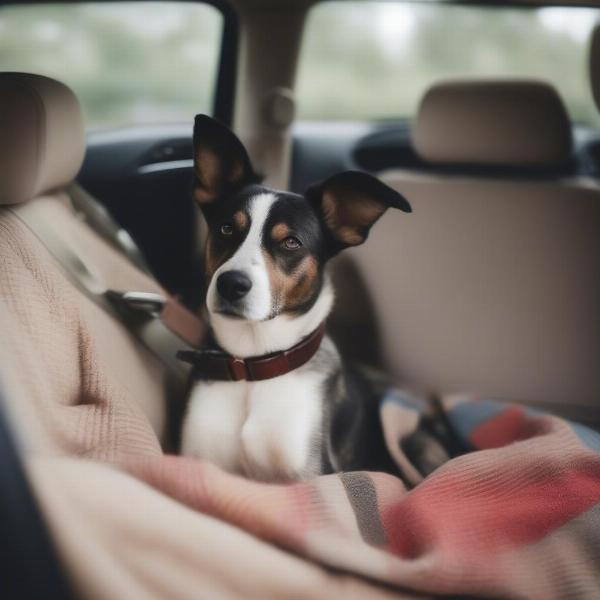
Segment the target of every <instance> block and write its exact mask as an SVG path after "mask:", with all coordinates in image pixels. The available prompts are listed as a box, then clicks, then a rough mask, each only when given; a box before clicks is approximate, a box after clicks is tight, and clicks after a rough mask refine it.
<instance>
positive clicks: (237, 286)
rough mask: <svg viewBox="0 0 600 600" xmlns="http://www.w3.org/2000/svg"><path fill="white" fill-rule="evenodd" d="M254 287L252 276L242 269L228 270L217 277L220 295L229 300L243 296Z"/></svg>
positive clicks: (233, 300) (232, 300)
mask: <svg viewBox="0 0 600 600" xmlns="http://www.w3.org/2000/svg"><path fill="white" fill-rule="evenodd" d="M251 287H252V282H251V281H250V278H249V277H248V276H247V275H246V274H245V273H244V272H242V271H226V272H225V273H221V274H220V275H219V278H218V279H217V291H218V292H219V295H220V296H221V297H223V298H225V300H228V301H229V302H235V301H236V300H239V299H240V298H243V297H244V296H245V295H246V294H247V293H248V292H249V291H250V288H251Z"/></svg>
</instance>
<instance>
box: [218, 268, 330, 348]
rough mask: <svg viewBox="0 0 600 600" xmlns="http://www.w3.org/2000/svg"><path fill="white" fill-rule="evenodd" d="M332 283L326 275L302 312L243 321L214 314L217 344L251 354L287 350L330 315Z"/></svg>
mask: <svg viewBox="0 0 600 600" xmlns="http://www.w3.org/2000/svg"><path fill="white" fill-rule="evenodd" d="M333 298H334V294H333V285H332V283H331V281H330V279H329V277H328V276H327V275H326V276H325V280H324V282H323V286H322V288H321V291H320V292H319V297H318V298H317V300H316V302H315V303H314V304H313V306H312V307H311V308H310V310H308V311H307V312H306V313H304V314H303V315H298V316H290V315H278V316H276V317H274V318H273V319H269V320H268V321H243V320H236V319H231V318H227V317H224V316H222V315H218V314H211V316H210V323H211V326H212V329H213V333H214V335H215V338H216V340H217V342H218V344H219V345H220V346H221V348H223V350H225V351H226V352H228V353H229V354H231V355H233V356H237V357H239V358H248V357H251V356H262V355H264V354H270V353H272V352H279V351H282V350H287V349H288V348H291V347H292V346H295V345H296V344H297V343H298V342H300V340H302V339H303V338H305V337H306V336H307V335H309V334H311V333H312V332H313V331H314V330H315V329H316V328H317V327H318V326H319V325H320V324H321V323H322V322H323V321H324V320H325V319H326V318H327V316H328V315H329V313H330V312H331V308H332V306H333Z"/></svg>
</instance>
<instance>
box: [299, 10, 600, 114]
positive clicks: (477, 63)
mask: <svg viewBox="0 0 600 600" xmlns="http://www.w3.org/2000/svg"><path fill="white" fill-rule="evenodd" d="M599 18H600V11H599V10H597V9H589V8H578V7H569V8H562V7H561V8H555V7H551V8H538V9H531V8H515V7H512V8H506V7H504V8H503V7H500V6H489V7H477V6H465V5H462V6H458V5H449V4H442V3H437V2H436V3H415V2H411V3H393V2H367V1H364V0H363V1H360V2H346V1H344V2H341V1H333V2H324V3H321V4H319V5H317V6H315V7H314V8H313V9H312V10H311V12H310V14H309V17H308V22H307V26H306V34H305V39H304V43H303V47H302V52H301V57H300V64H299V73H298V82H297V83H298V88H297V94H298V95H297V99H298V114H299V117H300V118H301V119H306V120H324V119H348V120H358V119H382V118H399V117H410V116H412V115H414V114H415V113H416V111H417V108H418V103H419V100H420V98H421V97H422V95H423V93H424V92H425V91H426V89H427V88H428V87H429V86H430V85H431V84H432V83H434V82H436V81H438V80H441V79H447V78H454V77H535V78H539V79H545V80H547V81H549V82H551V83H552V84H553V85H554V86H555V87H556V89H557V90H558V91H559V93H560V94H561V96H562V98H563V100H564V101H565V103H566V105H567V107H568V110H569V113H570V115H571V118H572V119H573V120H575V121H580V122H583V123H588V124H592V123H593V124H595V125H600V118H599V116H598V114H597V111H596V109H595V107H594V103H593V98H592V94H591V90H590V85H589V80H588V72H587V60H588V56H587V54H588V43H589V37H590V34H591V30H592V28H593V27H594V25H595V23H596V22H597V20H598V19H599Z"/></svg>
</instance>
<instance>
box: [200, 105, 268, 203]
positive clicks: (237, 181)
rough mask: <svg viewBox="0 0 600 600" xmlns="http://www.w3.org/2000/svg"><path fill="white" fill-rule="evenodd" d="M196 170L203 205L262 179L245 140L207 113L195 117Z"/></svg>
mask: <svg viewBox="0 0 600 600" xmlns="http://www.w3.org/2000/svg"><path fill="white" fill-rule="evenodd" d="M194 173H195V175H196V183H195V185H194V198H195V199H196V200H197V202H198V203H199V204H200V205H201V206H202V205H207V204H210V203H211V202H214V201H215V200H216V199H217V198H219V197H221V196H223V195H224V194H226V193H227V192H230V191H233V190H235V189H238V188H241V187H242V186H244V185H246V184H249V183H255V182H257V181H258V180H259V178H258V177H257V176H256V174H255V173H254V171H253V169H252V165H251V164H250V159H249V158H248V153H247V152H246V149H245V148H244V146H243V144H242V142H240V140H239V139H238V138H237V137H236V136H235V135H234V133H233V132H232V131H230V130H229V129H228V128H227V127H225V125H223V124H221V123H219V122H218V121H216V120H215V119H212V118H210V117H207V116H206V115H196V119H195V121H194Z"/></svg>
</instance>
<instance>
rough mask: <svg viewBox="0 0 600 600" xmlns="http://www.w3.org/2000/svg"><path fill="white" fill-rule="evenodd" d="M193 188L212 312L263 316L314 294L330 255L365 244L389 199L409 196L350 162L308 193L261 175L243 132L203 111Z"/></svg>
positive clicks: (397, 203) (300, 307)
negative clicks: (350, 167)
mask: <svg viewBox="0 0 600 600" xmlns="http://www.w3.org/2000/svg"><path fill="white" fill-rule="evenodd" d="M194 169H195V175H196V182H195V186H194V197H195V199H196V201H197V202H198V203H199V205H200V207H201V209H202V211H203V213H204V216H205V218H206V221H207V224H208V239H207V245H206V272H207V277H208V282H209V287H208V293H207V300H206V303H207V307H208V310H209V312H210V313H211V314H220V315H223V316H228V317H231V318H232V319H244V320H248V321H264V320H267V319H272V318H274V317H276V316H277V315H280V314H289V315H292V316H293V315H298V314H303V313H305V312H307V311H308V310H309V309H310V308H311V306H312V305H313V304H314V303H315V301H316V299H317V297H318V296H319V292H320V290H321V286H322V283H323V268H324V266H325V263H326V262H327V260H328V259H329V258H331V257H332V256H334V255H335V254H337V253H338V252H339V251H340V250H343V249H344V248H347V247H349V246H357V245H359V244H362V243H363V242H364V241H365V240H366V239H367V236H368V234H369V229H370V228H371V226H372V225H373V224H374V223H375V221H377V219H378V218H379V217H381V215H382V214H383V213H384V212H385V211H386V210H387V209H388V208H398V209H400V210H403V211H405V212H410V210H411V208H410V205H409V203H408V202H407V201H406V200H405V199H404V198H403V197H402V196H401V195H400V194H398V193H397V192H395V191H394V190H392V189H390V188H389V187H387V186H386V185H384V184H383V183H381V182H380V181H379V180H377V179H376V178H375V177H372V176H371V175H368V174H366V173H360V172H358V171H346V172H343V173H339V174H337V175H334V176H333V177H330V178H329V179H327V180H326V181H324V182H322V183H319V184H316V185H314V186H312V187H310V188H309V189H308V191H307V192H306V193H305V194H304V195H298V194H292V193H289V192H280V191H275V190H271V189H269V188H266V187H263V186H261V185H259V183H258V182H259V178H258V177H257V176H256V174H255V173H254V171H253V169H252V166H251V164H250V159H249V158H248V154H247V152H246V150H245V149H244V146H243V145H242V143H241V142H240V140H239V139H238V138H237V137H236V136H235V135H234V134H233V133H232V132H231V131H230V130H229V129H227V128H226V127H225V126H224V125H221V124H220V123H218V122H217V121H215V120H214V119H211V118H210V117H207V116H205V115H198V116H197V117H196V121H195V124H194Z"/></svg>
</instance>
